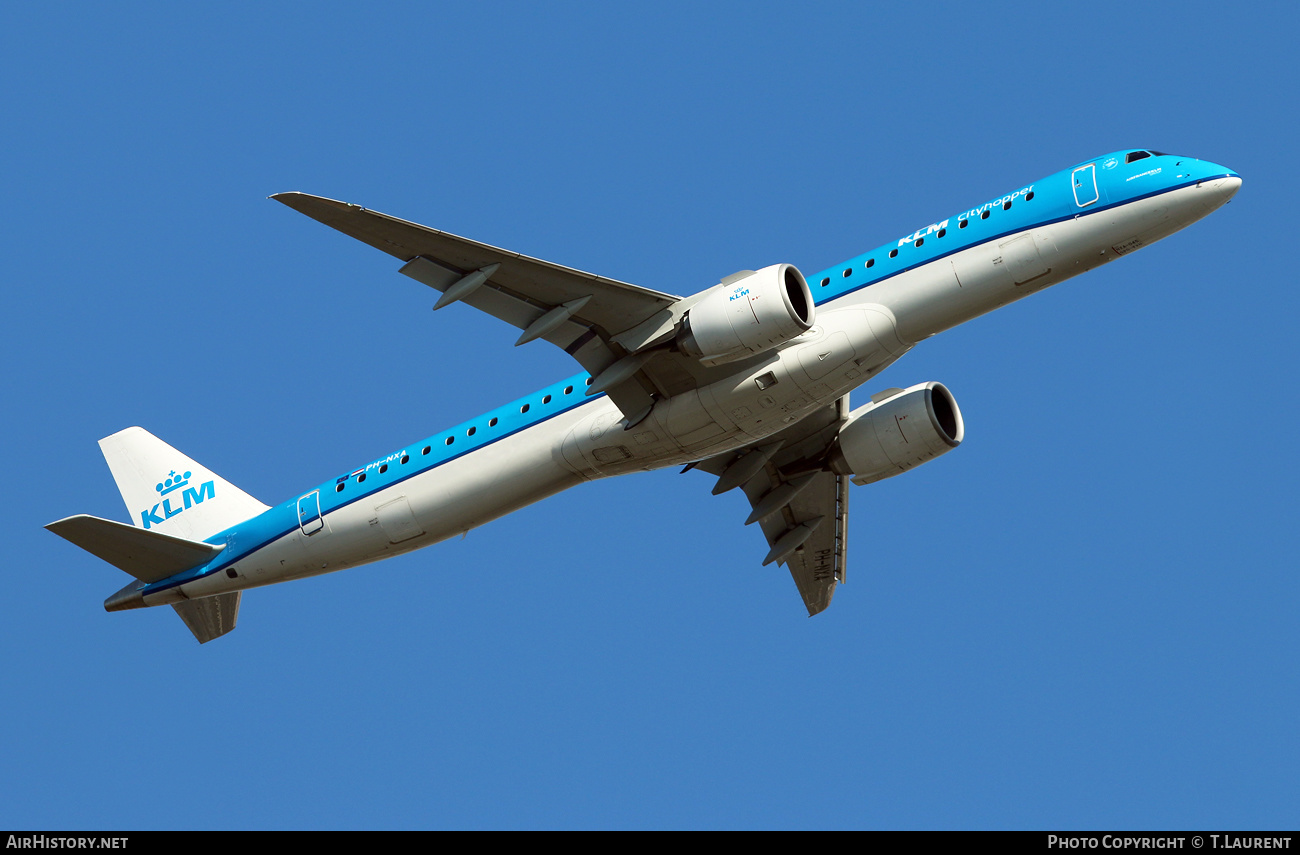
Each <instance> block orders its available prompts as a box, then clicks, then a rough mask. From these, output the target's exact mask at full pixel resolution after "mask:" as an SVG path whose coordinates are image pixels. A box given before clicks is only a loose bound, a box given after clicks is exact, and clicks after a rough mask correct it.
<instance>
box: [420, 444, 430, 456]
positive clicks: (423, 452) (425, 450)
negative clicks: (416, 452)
mask: <svg viewBox="0 0 1300 855" xmlns="http://www.w3.org/2000/svg"><path fill="white" fill-rule="evenodd" d="M429 451H430V448H429V446H427V445H426V446H425V447H424V448H423V449H421V451H420V453H421V454H428V453H429Z"/></svg>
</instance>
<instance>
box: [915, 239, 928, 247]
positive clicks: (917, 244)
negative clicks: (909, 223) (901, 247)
mask: <svg viewBox="0 0 1300 855" xmlns="http://www.w3.org/2000/svg"><path fill="white" fill-rule="evenodd" d="M923 243H925V238H917V239H916V243H914V244H912V246H920V245H921V244H923Z"/></svg>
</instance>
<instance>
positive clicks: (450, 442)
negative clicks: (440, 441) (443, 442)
mask: <svg viewBox="0 0 1300 855" xmlns="http://www.w3.org/2000/svg"><path fill="white" fill-rule="evenodd" d="M455 441H456V437H454V436H449V437H447V445H451V444H452V443H453V442H455Z"/></svg>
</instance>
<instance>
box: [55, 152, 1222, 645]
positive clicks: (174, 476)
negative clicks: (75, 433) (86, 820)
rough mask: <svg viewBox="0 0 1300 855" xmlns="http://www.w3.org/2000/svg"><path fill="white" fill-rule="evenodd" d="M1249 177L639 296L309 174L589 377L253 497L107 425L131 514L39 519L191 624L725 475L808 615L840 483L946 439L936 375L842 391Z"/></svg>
mask: <svg viewBox="0 0 1300 855" xmlns="http://www.w3.org/2000/svg"><path fill="white" fill-rule="evenodd" d="M1240 186H1241V178H1240V177H1239V176H1238V175H1237V173H1235V172H1233V171H1232V170H1231V169H1228V168H1226V167H1223V166H1218V165H1216V164H1213V163H1209V162H1207V161H1203V160H1195V159H1193V158H1189V157H1179V156H1177V155H1170V154H1164V153H1161V152H1156V151H1146V150H1131V151H1119V152H1115V153H1113V154H1108V155H1105V156H1103V157H1099V158H1096V159H1094V160H1089V161H1087V162H1084V163H1081V164H1079V165H1077V166H1072V167H1070V168H1069V169H1066V170H1063V171H1061V172H1058V173H1056V174H1055V175H1051V176H1048V177H1047V178H1044V179H1042V180H1041V181H1038V182H1035V183H1033V184H1027V185H1025V186H1023V187H1020V188H1019V189H1017V190H1014V191H1013V192H1010V193H1007V194H1006V195H1004V196H1000V197H998V198H996V199H994V200H992V201H990V202H985V203H984V204H982V205H978V206H976V207H972V208H970V209H968V210H965V211H962V212H961V213H959V214H955V215H953V216H950V217H947V218H946V219H942V220H939V221H937V222H934V223H931V224H929V225H927V226H924V227H922V228H919V229H917V230H915V231H913V232H911V233H909V234H907V235H904V236H902V237H900V238H898V239H896V240H893V241H891V242H890V243H888V244H886V245H884V246H881V247H878V248H876V249H874V250H871V251H870V252H867V253H865V254H863V255H859V256H857V257H856V258H852V259H849V260H848V261H845V262H844V263H843V264H839V265H836V266H835V267H832V268H830V269H828V270H823V271H821V272H820V273H817V274H816V275H815V276H813V277H812V278H811V279H805V277H804V276H803V274H801V273H800V272H799V271H798V270H797V269H795V268H794V267H793V266H791V265H789V264H774V265H772V266H770V267H765V268H763V269H762V270H758V271H753V270H742V271H740V272H738V273H733V274H732V275H730V276H728V277H726V278H725V279H723V280H722V281H721V282H719V283H718V284H716V285H713V286H712V287H709V288H706V289H704V290H703V291H700V292H699V293H697V294H694V295H692V296H689V297H677V296H674V295H672V294H666V293H661V292H659V291H651V290H649V289H646V288H640V287H637V286H635V285H629V284H627V283H624V282H617V281H614V280H611V279H605V278H603V277H600V276H594V275H592V274H590V273H583V272H581V271H578V270H573V269H571V268H568V267H561V266H560V265H558V264H551V263H549V262H546V261H539V260H538V259H535V258H529V257H527V256H523V255H519V254H518V253H514V252H508V251H506V250H502V249H497V248H496V247H492V246H488V245H487V244H482V243H478V242H476V241H472V240H467V239H465V238H460V237H456V236H454V235H450V234H447V233H446V232H440V231H437V230H435V229H430V228H427V227H425V226H420V225H416V224H415V223H410V222H406V221H405V220H399V219H396V218H394V217H390V216H387V215H385V214H380V213H377V212H375V211H370V210H367V209H365V208H362V207H359V206H357V205H350V204H346V203H343V202H336V201H332V200H330V199H323V198H320V197H317V196H309V195H306V194H303V193H282V194H279V195H276V196H274V197H272V198H274V199H276V200H277V201H280V202H283V203H284V204H285V205H288V206H289V207H290V208H293V209H295V210H297V211H301V212H302V213H304V214H306V215H307V216H309V217H312V218H314V219H316V220H319V221H320V222H322V223H324V224H326V225H328V226H331V227H333V228H335V229H337V230H339V231H341V232H343V233H344V234H347V235H351V236H352V237H354V238H357V239H358V240H362V241H365V242H366V243H368V244H370V245H371V246H374V247H376V248H378V249H381V250H383V251H384V252H386V253H388V254H390V255H392V256H395V257H396V258H397V259H398V260H400V261H401V262H402V267H401V272H402V273H403V274H405V275H407V276H409V277H411V278H412V279H415V280H416V281H418V282H422V283H424V284H425V285H427V286H429V287H430V288H433V289H434V290H436V291H439V292H441V295H440V296H439V297H438V299H437V302H436V304H435V305H434V308H435V309H441V308H443V307H445V306H448V305H451V304H453V303H464V304H466V305H469V306H472V307H474V308H475V309H479V310H481V311H484V312H487V313H489V314H491V315H495V316H496V317H498V318H500V319H501V320H503V321H506V322H507V323H510V324H513V325H515V326H516V327H518V328H519V329H520V330H522V332H521V334H520V336H519V340H518V342H516V344H525V343H527V342H530V341H534V340H537V339H541V340H544V341H548V342H550V343H551V344H553V345H555V346H556V347H560V348H563V349H564V351H565V352H566V353H568V354H570V355H571V356H572V357H573V358H574V359H575V360H576V361H577V362H578V364H579V365H580V366H581V367H582V369H583V371H582V373H579V374H575V375H574V376H572V377H569V378H567V379H564V380H561V381H559V382H558V383H555V384H554V385H551V386H548V387H546V388H545V389H540V390H538V391H537V392H535V393H533V394H532V395H529V396H527V397H525V398H521V399H520V400H517V401H512V402H510V403H508V404H506V405H504V406H502V407H500V408H498V409H496V410H493V411H492V412H489V413H485V414H484V415H482V416H480V417H478V418H476V419H472V420H470V421H468V422H465V423H463V424H459V425H456V426H455V427H452V428H449V429H447V430H444V431H441V432H440V433H437V434H434V435H433V436H431V437H428V438H426V439H423V440H420V441H418V442H414V443H411V444H409V445H405V446H402V447H401V448H398V449H396V450H395V451H393V452H392V453H391V454H386V455H384V456H383V457H380V458H379V459H377V460H373V461H370V462H367V463H365V464H364V465H361V466H357V467H355V468H352V469H349V470H347V472H346V473H345V474H341V475H339V476H338V477H337V478H334V479H331V480H330V481H327V482H326V483H324V484H321V485H319V486H316V487H312V488H311V489H309V490H306V491H304V492H302V493H301V494H298V495H296V496H294V497H293V498H291V499H289V500H288V501H285V502H282V503H280V504H279V505H276V506H275V507H267V506H266V505H264V504H262V503H261V502H260V501H258V500H257V499H255V498H253V497H252V496H250V495H248V494H247V493H245V492H243V491H241V490H240V489H239V488H237V487H235V486H234V485H233V484H231V483H230V482H228V481H226V480H224V479H223V478H221V477H220V476H218V475H216V474H215V473H213V472H212V471H211V470H209V469H206V468H205V467H203V466H202V465H201V464H199V463H196V462H195V461H193V460H191V459H189V458H188V457H186V456H185V455H183V454H181V453H180V452H178V451H176V450H175V449H173V448H171V447H170V446H168V445H167V444H166V443H164V442H162V441H161V440H159V439H157V438H156V437H154V436H152V435H151V434H149V433H148V432H146V431H145V430H143V429H142V428H138V427H133V428H127V429H126V430H124V431H121V432H120V433H116V434H113V435H112V436H109V437H106V438H105V439H102V440H100V443H99V444H100V448H101V449H102V450H103V453H104V457H105V458H106V459H107V461H108V466H109V469H110V470H112V473H113V478H114V479H115V480H116V481H117V486H118V489H119V490H120V491H121V493H122V498H123V499H124V500H125V501H126V506H127V510H128V511H129V512H130V514H131V522H132V525H125V524H123V523H119V522H114V521H112V520H106V519H100V518H98V517H92V516H85V515H81V516H73V517H68V518H67V519H62V520H59V521H58V522H54V523H50V524H49V525H48V526H46V527H47V528H48V529H50V530H51V531H53V532H54V533H55V534H58V535H59V536H61V537H63V538H65V539H67V540H69V541H71V542H72V543H75V544H76V545H77V546H80V547H82V548H83V549H85V550H87V551H89V552H91V553H93V554H95V555H97V556H99V557H100V558H102V559H104V560H105V561H108V562H109V563H110V564H113V565H115V566H117V567H119V568H120V569H122V570H125V571H126V572H127V573H128V574H129V575H130V576H131V577H132V580H131V583H130V584H128V585H127V586H126V587H124V588H122V589H121V590H120V591H118V592H117V593H115V594H113V595H112V596H111V597H109V598H108V599H107V600H106V601H105V603H104V607H105V609H107V610H108V611H120V610H124V609H135V608H142V607H146V606H160V605H164V604H166V605H170V606H172V607H173V608H175V609H176V611H177V613H178V614H179V615H180V616H181V618H182V619H183V620H184V621H185V623H186V625H187V626H188V627H189V628H190V630H191V631H192V632H193V633H194V636H195V637H196V638H197V639H198V640H199V642H200V643H202V642H206V641H210V640H211V639H213V638H216V637H218V636H220V635H224V634H225V633H227V632H229V631H230V630H232V629H234V627H235V621H236V618H237V616H238V612H239V601H240V595H241V593H242V591H244V589H246V588H255V587H258V586H260V585H269V584H272V583H274V582H284V581H287V580H290V579H300V578H303V577H306V576H315V575H317V574H320V573H329V572H333V571H335V570H344V569H347V568H349V567H356V566H358V565H360V564H367V563H369V562H372V561H378V560H379V559H381V558H387V557H389V556H391V555H398V554H401V553H404V552H409V551H411V550H413V549H418V548H420V547H422V546H428V545H430V544H433V543H437V542H439V541H442V540H446V539H448V538H450V537H454V536H456V535H460V534H464V533H465V532H467V531H469V530H470V529H473V528H477V527H479V526H481V525H484V524H486V523H488V522H490V521H492V520H494V519H496V518H498V517H501V516H504V515H505V514H508V513H510V512H511V511H513V510H516V509H518V508H521V507H524V506H525V505H528V504H531V503H533V502H536V501H538V500H540V499H544V498H546V497H547V496H550V495H552V494H554V493H558V492H559V491H561V490H565V489H568V488H569V487H573V486H575V485H577V484H580V483H582V482H583V481H590V480H593V479H596V478H605V477H608V476H611V475H622V474H625V473H629V472H640V471H645V470H651V469H658V468H661V467H665V466H681V465H685V466H686V468H687V469H692V468H694V469H700V470H702V471H704V472H708V473H710V474H712V475H714V476H716V478H717V480H716V483H715V484H714V486H713V492H714V493H722V492H725V491H727V490H731V489H734V488H737V487H739V488H741V489H742V490H743V491H744V492H745V495H746V496H748V498H749V501H750V504H751V506H752V508H753V512H752V513H751V514H750V515H749V518H748V519H747V520H745V523H746V524H747V525H748V524H750V523H758V525H759V527H760V528H761V529H762V532H763V535H764V536H765V537H766V538H767V542H768V545H769V546H770V550H769V552H768V553H767V556H766V558H765V559H764V561H763V564H764V565H767V564H772V563H778V564H785V565H786V566H787V567H788V568H789V570H790V573H791V575H793V577H794V581H795V585H796V586H797V588H798V590H799V593H800V594H801V595H802V597H803V601H804V605H805V606H806V607H807V609H808V613H809V614H810V615H811V614H816V613H818V612H820V611H822V610H823V609H825V608H826V607H827V606H828V605H829V604H830V601H831V596H832V595H833V594H834V592H835V586H836V584H837V583H838V582H842V581H844V577H845V564H846V557H847V541H846V536H847V533H848V505H849V489H848V488H849V483H850V482H852V483H854V484H866V483H870V482H873V481H879V480H881V479H883V478H889V477H891V476H894V475H897V474H899V473H900V472H906V471H907V470H908V469H911V468H912V467H914V466H918V465H920V464H922V463H925V462H926V461H928V460H932V459H933V458H935V457H938V456H939V455H941V454H944V453H946V452H947V451H949V450H951V449H953V448H956V447H957V446H958V445H959V444H961V441H962V437H963V435H964V428H963V425H962V417H961V411H960V410H959V409H958V408H957V402H956V401H955V400H954V399H953V396H952V394H951V393H950V392H949V391H948V389H947V388H945V387H944V386H943V385H941V384H939V383H934V382H929V383H919V384H917V385H915V386H911V387H909V388H907V389H899V388H889V389H883V390H881V391H879V392H876V393H875V394H873V395H872V396H871V399H870V402H869V403H867V404H864V405H863V406H861V407H859V408H857V409H852V408H851V407H850V406H849V393H850V392H851V391H852V390H853V389H855V388H857V387H858V386H860V385H862V384H863V383H865V382H867V381H868V380H870V379H872V378H873V377H875V376H876V375H877V374H879V373H880V372H881V371H883V370H884V369H885V368H886V367H887V366H889V365H890V364H892V363H893V362H894V361H895V360H896V359H898V358H899V357H900V356H902V355H903V354H904V353H906V352H907V351H908V350H910V349H911V348H912V347H914V346H915V344H916V343H917V342H919V341H922V340H923V339H926V338H928V337H930V336H932V335H935V334H936V333H939V332H943V331H944V330H946V329H949V328H951V327H954V326H956V325H957V324H960V323H963V322H964V321H968V320H970V319H971V318H974V317H977V316H979V315H982V314H984V313H985V312H989V311H991V310H993V309H996V308H998V307H999V306H1003V305H1006V304H1007V303H1010V302H1011V301H1013V300H1018V299H1020V298H1021V297H1024V296H1026V295H1028V294H1032V293H1033V292H1035V291H1039V290H1041V289H1043V288H1046V287H1047V286H1049V285H1054V284H1056V283H1057V282H1061V281H1063V280H1065V279H1068V278H1070V277H1071V276H1075V275H1077V274H1079V273H1083V272H1084V271H1086V270H1091V269H1092V268H1094V267H1096V266H1098V265H1100V264H1105V263H1106V262H1108V261H1111V260H1113V259H1115V258H1118V257H1120V256H1122V255H1127V254H1128V253H1130V252H1133V251H1134V250H1137V249H1141V248H1142V247H1145V246H1147V245H1148V244H1151V243H1153V242H1155V241H1157V240H1159V239H1161V238H1163V237H1166V236H1168V235H1170V234H1173V233H1174V232H1176V231H1178V230H1179V229H1181V228H1184V227H1185V226H1188V225H1190V224H1192V223H1193V222H1195V221H1197V220H1199V219H1201V218H1202V217H1204V216H1206V215H1207V214H1209V213H1210V212H1211V211H1214V210H1215V209H1217V208H1218V207H1219V206H1221V205H1223V204H1224V203H1226V202H1227V201H1228V200H1229V199H1231V198H1232V196H1233V194H1234V193H1236V192H1237V189H1238V188H1239V187H1240Z"/></svg>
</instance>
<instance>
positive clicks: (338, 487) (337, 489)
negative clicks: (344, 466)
mask: <svg viewBox="0 0 1300 855" xmlns="http://www.w3.org/2000/svg"><path fill="white" fill-rule="evenodd" d="M343 486H344V485H343V484H342V483H339V484H335V485H334V492H335V493H342V492H343Z"/></svg>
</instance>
